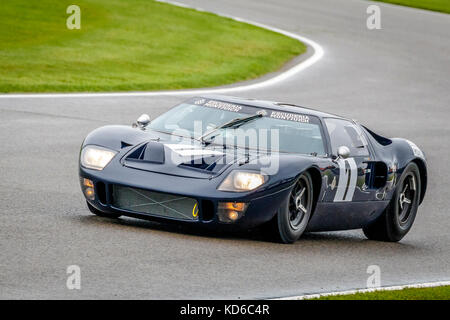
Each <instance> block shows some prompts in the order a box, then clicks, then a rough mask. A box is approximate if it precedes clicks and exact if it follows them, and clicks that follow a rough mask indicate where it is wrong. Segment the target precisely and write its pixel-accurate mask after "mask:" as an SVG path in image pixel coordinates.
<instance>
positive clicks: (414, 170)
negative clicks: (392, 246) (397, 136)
mask: <svg viewBox="0 0 450 320" xmlns="http://www.w3.org/2000/svg"><path fill="white" fill-rule="evenodd" d="M420 188H421V182H420V172H419V168H418V167H417V165H416V164H415V163H413V162H412V163H410V164H409V165H408V166H407V167H406V169H405V171H404V172H403V174H402V176H401V178H400V181H399V182H398V185H397V188H396V190H395V192H394V196H393V197H392V200H391V202H390V203H389V205H388V207H387V208H386V210H385V212H383V214H382V215H381V217H379V218H378V219H377V220H376V221H375V222H374V223H372V224H370V225H369V226H367V227H365V228H363V231H364V234H365V235H366V237H367V238H369V239H371V240H380V241H389V242H396V241H400V240H401V239H402V238H403V237H404V236H405V235H406V234H407V233H408V231H409V230H410V229H411V227H412V225H413V222H414V219H415V218H416V214H417V209H418V207H419V202H420V190H421V189H420Z"/></svg>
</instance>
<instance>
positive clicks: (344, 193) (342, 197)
mask: <svg viewBox="0 0 450 320" xmlns="http://www.w3.org/2000/svg"><path fill="white" fill-rule="evenodd" d="M347 163H348V165H349V167H350V168H349V169H347ZM338 165H339V182H338V187H337V190H336V194H335V196H334V202H339V201H352V199H353V194H354V193H355V188H356V181H357V179H358V167H357V166H356V162H355V159H353V158H347V159H339V160H338ZM349 178H350V181H349Z"/></svg>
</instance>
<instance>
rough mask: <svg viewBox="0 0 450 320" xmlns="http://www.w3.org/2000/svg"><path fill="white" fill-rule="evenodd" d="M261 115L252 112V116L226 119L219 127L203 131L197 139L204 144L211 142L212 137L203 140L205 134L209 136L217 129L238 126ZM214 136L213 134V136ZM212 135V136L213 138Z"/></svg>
mask: <svg viewBox="0 0 450 320" xmlns="http://www.w3.org/2000/svg"><path fill="white" fill-rule="evenodd" d="M262 116H263V115H262V114H254V115H252V116H248V117H244V118H236V119H233V120H231V121H228V122H226V123H224V124H223V125H221V126H219V127H217V128H214V129H213V130H211V131H208V132H207V133H205V134H204V135H202V136H201V137H200V138H199V140H200V141H201V142H203V143H204V144H208V143H211V140H212V139H210V140H209V141H206V140H205V137H207V136H209V135H211V134H213V133H214V132H216V131H218V130H221V129H226V128H239V127H240V126H241V125H243V124H244V123H247V122H249V121H252V120H254V119H257V118H261V117H262ZM214 137H215V136H214ZM214 137H213V138H214Z"/></svg>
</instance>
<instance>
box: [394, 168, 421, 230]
mask: <svg viewBox="0 0 450 320" xmlns="http://www.w3.org/2000/svg"><path fill="white" fill-rule="evenodd" d="M416 193H417V182H416V178H415V176H414V174H412V173H409V174H408V175H407V176H406V177H405V179H404V180H403V185H402V189H401V193H400V195H399V197H398V206H399V213H398V222H399V223H400V224H401V225H404V224H406V223H407V222H408V219H409V217H410V216H411V211H412V209H413V205H414V201H415V198H416Z"/></svg>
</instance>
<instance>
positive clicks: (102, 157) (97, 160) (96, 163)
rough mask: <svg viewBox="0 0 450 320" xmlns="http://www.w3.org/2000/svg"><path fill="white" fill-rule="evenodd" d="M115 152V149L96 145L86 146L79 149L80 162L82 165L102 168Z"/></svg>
mask: <svg viewBox="0 0 450 320" xmlns="http://www.w3.org/2000/svg"><path fill="white" fill-rule="evenodd" d="M116 153H117V152H116V151H113V150H109V149H106V148H102V147H98V146H86V147H84V148H83V150H82V151H81V157H80V162H81V165H82V166H83V167H86V168H89V169H94V170H103V168H104V167H106V165H107V164H108V163H109V162H110V161H111V159H112V158H113V157H114V156H115V155H116Z"/></svg>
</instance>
